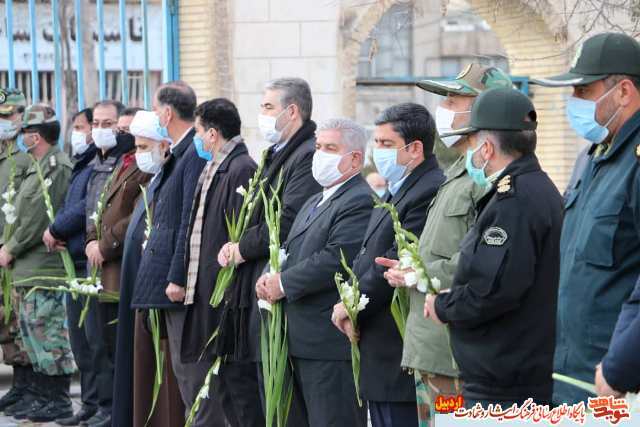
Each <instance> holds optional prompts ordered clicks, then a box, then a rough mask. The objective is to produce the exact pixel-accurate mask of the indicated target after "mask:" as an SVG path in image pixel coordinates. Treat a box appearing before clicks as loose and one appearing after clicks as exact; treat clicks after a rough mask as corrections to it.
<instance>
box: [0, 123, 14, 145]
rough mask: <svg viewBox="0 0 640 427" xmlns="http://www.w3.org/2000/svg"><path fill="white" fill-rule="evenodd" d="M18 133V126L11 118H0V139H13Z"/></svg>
mask: <svg viewBox="0 0 640 427" xmlns="http://www.w3.org/2000/svg"><path fill="white" fill-rule="evenodd" d="M17 134H18V128H17V127H16V125H15V123H13V122H12V121H11V120H4V119H0V141H3V140H7V139H13V138H15V136H16V135H17Z"/></svg>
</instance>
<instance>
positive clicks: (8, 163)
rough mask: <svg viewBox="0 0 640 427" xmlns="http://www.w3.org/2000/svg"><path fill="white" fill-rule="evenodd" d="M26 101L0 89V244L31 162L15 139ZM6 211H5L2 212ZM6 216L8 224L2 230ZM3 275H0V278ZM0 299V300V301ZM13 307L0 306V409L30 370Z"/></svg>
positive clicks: (14, 396) (22, 387)
mask: <svg viewBox="0 0 640 427" xmlns="http://www.w3.org/2000/svg"><path fill="white" fill-rule="evenodd" d="M26 105H27V103H26V100H25V97H24V95H23V94H22V92H20V91H19V90H15V89H0V195H2V196H3V197H2V199H0V246H2V245H3V243H4V242H3V237H4V235H5V234H6V233H9V232H10V227H12V226H13V222H14V221H15V219H14V216H15V214H14V210H13V206H14V203H13V202H14V200H15V197H16V194H17V192H18V191H20V185H21V183H22V180H23V179H24V177H25V175H26V172H27V169H29V166H30V165H31V161H30V160H29V156H27V155H26V154H25V153H23V152H21V151H20V150H18V147H17V145H16V139H17V137H18V135H19V131H20V127H21V125H22V114H23V113H24V109H25V107H26ZM11 181H13V193H14V194H8V193H9V182H11ZM5 212H6V213H5ZM6 217H9V221H8V222H9V223H10V224H9V226H8V227H7V229H6V230H5V224H6V223H7V221H6ZM0 274H2V275H5V274H6V275H7V276H6V279H7V280H11V271H10V270H4V269H0ZM4 279H5V277H3V280H4ZM0 301H1V300H0ZM1 304H2V303H1V302H0V305H1ZM16 313H17V310H16V307H12V311H11V318H10V319H9V322H8V323H6V322H5V320H4V310H3V309H1V308H0V345H1V346H2V356H3V359H4V363H6V364H7V365H10V366H11V367H12V368H13V383H12V385H11V388H10V389H9V392H7V393H6V394H5V395H4V396H3V397H2V398H0V411H2V410H4V409H5V408H6V407H8V406H9V405H12V404H14V403H16V402H17V401H18V400H20V398H21V397H22V395H23V393H24V391H25V389H26V385H27V383H28V381H27V378H28V376H29V373H30V372H31V366H30V361H29V357H28V356H27V354H26V353H25V352H24V351H20V348H19V347H18V345H17V344H16V342H15V341H16V337H17V336H18V335H19V333H20V332H19V328H18V322H17V316H16Z"/></svg>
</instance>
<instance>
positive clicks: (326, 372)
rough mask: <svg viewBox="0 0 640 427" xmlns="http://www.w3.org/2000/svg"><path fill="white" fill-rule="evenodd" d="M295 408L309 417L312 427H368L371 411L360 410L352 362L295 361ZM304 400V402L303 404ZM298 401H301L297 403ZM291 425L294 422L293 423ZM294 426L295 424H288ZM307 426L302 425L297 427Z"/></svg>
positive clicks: (309, 423)
mask: <svg viewBox="0 0 640 427" xmlns="http://www.w3.org/2000/svg"><path fill="white" fill-rule="evenodd" d="M292 362H293V372H294V397H293V400H294V403H293V404H292V413H293V412H294V408H295V410H296V412H300V413H302V414H305V415H306V425H308V426H309V427H330V426H333V427H343V426H354V427H364V426H366V425H367V408H366V405H365V403H364V402H363V404H362V407H360V406H358V401H357V398H356V390H355V385H354V382H353V371H352V369H351V361H350V360H311V359H299V358H296V357H293V358H292ZM295 389H297V391H296V390H295ZM300 399H302V401H301V402H300V401H299V400H300ZM296 400H298V401H297V402H296ZM290 421H293V420H292V419H290ZM288 424H289V425H292V424H291V422H289V423H288ZM293 425H296V427H297V426H298V425H303V424H301V423H299V422H298V423H296V424H293Z"/></svg>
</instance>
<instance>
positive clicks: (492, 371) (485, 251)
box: [435, 154, 563, 402]
mask: <svg viewBox="0 0 640 427" xmlns="http://www.w3.org/2000/svg"><path fill="white" fill-rule="evenodd" d="M562 217H563V207H562V197H561V196H560V193H559V192H558V190H557V189H556V187H555V185H554V184H553V182H551V180H550V179H549V177H548V176H547V174H546V173H544V172H543V171H542V170H541V169H540V165H539V163H538V159H537V158H536V156H535V155H534V154H530V155H526V156H523V157H521V158H519V159H517V160H515V161H513V162H512V163H511V164H509V165H508V166H507V167H506V169H505V170H504V172H503V173H502V174H501V175H500V177H499V178H498V179H497V180H496V185H494V187H493V188H492V189H491V191H489V192H488V193H487V194H486V195H485V196H484V197H483V198H482V199H481V200H480V201H479V203H478V217H477V221H476V224H475V226H474V227H473V228H472V229H471V230H470V231H469V233H468V234H467V235H466V236H465V238H464V239H463V240H462V242H461V244H460V250H461V254H460V262H459V264H458V270H457V272H456V275H455V277H454V280H453V285H452V287H451V292H449V293H443V294H440V295H439V296H438V297H437V298H436V301H435V307H436V313H437V315H438V317H439V318H440V319H441V320H442V321H444V322H446V323H448V324H449V326H450V333H451V345H452V348H453V354H454V357H455V359H456V361H457V363H458V365H459V367H460V371H461V374H462V377H463V380H464V394H465V395H466V396H467V398H473V399H488V400H505V401H519V400H524V399H526V398H528V397H532V398H534V399H535V400H536V401H539V402H547V401H550V399H551V393H552V386H553V383H552V380H551V373H552V367H553V353H554V350H555V331H556V329H555V328H556V307H557V295H558V280H559V274H560V273H559V269H560V264H559V262H560V249H559V248H560V231H561V227H562Z"/></svg>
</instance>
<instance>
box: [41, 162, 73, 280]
mask: <svg viewBox="0 0 640 427" xmlns="http://www.w3.org/2000/svg"><path fill="white" fill-rule="evenodd" d="M31 161H32V162H33V165H34V166H35V168H36V173H37V175H38V179H39V180H40V188H41V190H42V199H43V200H44V205H45V208H46V211H47V216H48V217H49V221H51V223H52V224H53V222H54V221H55V218H56V215H55V212H54V210H53V204H52V203H51V195H50V194H49V187H51V184H52V182H51V178H45V177H44V174H43V172H42V167H41V166H40V163H39V162H38V161H37V160H36V159H35V157H33V156H31ZM60 257H61V258H62V264H63V265H64V271H65V273H66V276H67V277H66V279H67V282H71V281H73V280H76V267H75V265H74V263H73V260H72V259H71V255H69V251H68V250H66V249H63V250H62V251H60Z"/></svg>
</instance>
